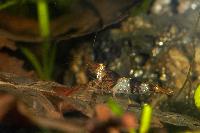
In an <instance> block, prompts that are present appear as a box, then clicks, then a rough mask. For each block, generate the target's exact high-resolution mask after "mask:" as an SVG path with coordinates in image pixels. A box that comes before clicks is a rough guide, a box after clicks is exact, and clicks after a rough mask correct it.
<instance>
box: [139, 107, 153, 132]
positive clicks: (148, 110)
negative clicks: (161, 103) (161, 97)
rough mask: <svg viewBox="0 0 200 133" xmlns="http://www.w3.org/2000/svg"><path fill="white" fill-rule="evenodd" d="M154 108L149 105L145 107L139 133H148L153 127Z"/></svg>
mask: <svg viewBox="0 0 200 133" xmlns="http://www.w3.org/2000/svg"><path fill="white" fill-rule="evenodd" d="M151 116H152V107H151V106H150V105H148V104H144V105H143V109H142V116H141V121H140V129H139V133H148V130H149V127H150V125H151Z"/></svg>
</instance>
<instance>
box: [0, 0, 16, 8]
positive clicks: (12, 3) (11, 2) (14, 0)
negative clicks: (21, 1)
mask: <svg viewBox="0 0 200 133" xmlns="http://www.w3.org/2000/svg"><path fill="white" fill-rule="evenodd" d="M16 3H17V0H8V1H7V2H6V3H2V4H0V10H3V9H5V8H7V7H9V6H12V5H14V4H16Z"/></svg>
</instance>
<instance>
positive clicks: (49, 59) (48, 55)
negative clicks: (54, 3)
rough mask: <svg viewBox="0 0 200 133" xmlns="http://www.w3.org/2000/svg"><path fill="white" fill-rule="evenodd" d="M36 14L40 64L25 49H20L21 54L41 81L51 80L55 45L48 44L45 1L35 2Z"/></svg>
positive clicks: (48, 35) (48, 34) (47, 16)
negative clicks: (40, 39)
mask: <svg viewBox="0 0 200 133" xmlns="http://www.w3.org/2000/svg"><path fill="white" fill-rule="evenodd" d="M37 13H38V21H39V28H40V35H41V37H42V39H43V43H42V45H41V49H42V50H41V51H42V63H40V61H39V60H38V59H37V57H36V56H35V55H34V54H33V53H32V52H31V51H30V50H29V49H27V48H24V47H23V48H21V50H22V52H23V53H24V54H25V56H26V57H27V58H28V60H29V61H30V62H31V64H32V65H33V67H34V68H35V70H36V71H37V73H38V75H39V77H40V78H41V79H47V80H49V79H51V78H52V74H53V70H54V61H55V55H56V47H55V45H51V43H50V23H49V11H48V2H47V0H37Z"/></svg>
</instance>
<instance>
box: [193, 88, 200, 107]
mask: <svg viewBox="0 0 200 133" xmlns="http://www.w3.org/2000/svg"><path fill="white" fill-rule="evenodd" d="M194 101H195V105H196V107H197V108H198V109H199V110H200V85H199V86H198V87H197V89H196V90H195V93H194Z"/></svg>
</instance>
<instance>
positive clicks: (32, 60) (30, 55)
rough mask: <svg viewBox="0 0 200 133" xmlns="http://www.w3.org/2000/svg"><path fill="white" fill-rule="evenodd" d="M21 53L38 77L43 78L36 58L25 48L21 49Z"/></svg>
mask: <svg viewBox="0 0 200 133" xmlns="http://www.w3.org/2000/svg"><path fill="white" fill-rule="evenodd" d="M21 51H22V52H23V53H24V55H25V56H26V58H27V59H28V60H29V61H30V62H31V64H32V65H33V67H34V68H35V70H36V72H37V73H38V75H39V76H40V77H43V73H42V67H41V65H40V63H39V61H38V60H37V58H36V56H35V55H34V54H33V53H32V52H31V51H30V50H29V49H27V48H24V47H21Z"/></svg>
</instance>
